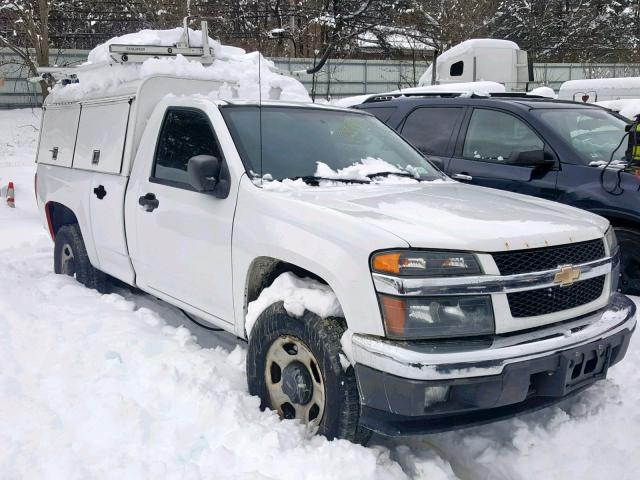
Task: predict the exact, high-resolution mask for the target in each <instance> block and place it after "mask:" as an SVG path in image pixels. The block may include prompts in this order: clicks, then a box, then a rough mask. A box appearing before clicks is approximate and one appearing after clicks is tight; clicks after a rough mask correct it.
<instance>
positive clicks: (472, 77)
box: [419, 38, 533, 91]
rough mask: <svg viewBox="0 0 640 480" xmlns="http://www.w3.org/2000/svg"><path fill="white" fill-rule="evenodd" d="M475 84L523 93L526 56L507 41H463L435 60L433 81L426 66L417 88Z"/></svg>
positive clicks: (527, 77) (526, 76) (528, 76)
mask: <svg viewBox="0 0 640 480" xmlns="http://www.w3.org/2000/svg"><path fill="white" fill-rule="evenodd" d="M478 81H493V82H498V83H502V84H504V86H505V88H506V90H507V91H526V90H527V89H528V88H527V87H528V84H529V82H532V81H533V70H532V68H531V67H530V65H529V61H528V57H527V52H525V51H524V50H520V47H519V46H518V45H517V44H516V43H514V42H510V41H508V40H495V39H489V38H480V39H472V40H467V41H465V42H462V43H460V44H459V45H456V46H455V47H453V48H450V49H449V50H447V51H445V52H444V53H442V54H441V55H440V56H439V57H437V60H436V72H435V78H434V74H433V66H430V67H429V68H427V71H426V72H425V73H424V75H422V77H421V78H420V81H419V85H420V86H427V85H433V84H440V85H443V84H449V83H462V82H478Z"/></svg>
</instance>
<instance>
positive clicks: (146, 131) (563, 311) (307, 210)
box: [36, 76, 635, 433]
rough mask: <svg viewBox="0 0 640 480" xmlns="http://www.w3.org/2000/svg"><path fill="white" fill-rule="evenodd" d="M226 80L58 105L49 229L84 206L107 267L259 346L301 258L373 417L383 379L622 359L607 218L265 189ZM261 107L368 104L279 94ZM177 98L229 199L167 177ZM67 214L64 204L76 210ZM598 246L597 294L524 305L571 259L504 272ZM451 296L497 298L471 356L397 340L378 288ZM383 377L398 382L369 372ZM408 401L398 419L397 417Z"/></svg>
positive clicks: (403, 191) (464, 197)
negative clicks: (596, 349)
mask: <svg viewBox="0 0 640 480" xmlns="http://www.w3.org/2000/svg"><path fill="white" fill-rule="evenodd" d="M211 90H212V83H211V82H208V81H200V80H191V79H184V78H177V77H167V76H151V77H149V78H146V79H144V80H142V81H140V82H138V83H136V84H134V85H124V86H123V87H121V88H120V89H118V90H117V91H112V92H110V93H109V94H108V95H104V94H103V95H102V96H100V97H94V98H92V97H87V98H82V99H79V100H78V101H73V102H69V101H65V102H56V101H55V98H54V99H53V100H51V101H48V102H47V103H46V105H45V106H44V114H43V126H42V130H41V138H40V144H39V149H38V159H37V161H38V168H37V180H36V192H37V199H38V204H39V208H40V210H41V211H42V212H43V219H44V223H45V226H46V228H47V229H48V230H49V231H50V233H51V235H52V237H55V235H56V231H57V228H59V226H60V224H64V223H68V222H69V221H70V217H69V216H68V215H69V213H68V212H72V214H73V217H75V219H77V224H78V225H79V229H80V231H81V234H82V238H83V240H84V244H85V246H86V251H87V254H88V256H89V259H90V261H91V264H92V265H93V267H95V268H96V269H98V270H100V271H102V272H105V273H107V274H108V275H111V276H113V277H115V278H118V279H120V280H122V281H123V282H125V283H127V284H129V285H133V286H136V287H138V288H140V289H141V290H143V291H146V292H148V293H150V294H152V295H154V296H156V297H159V298H161V299H163V300H165V301H167V302H168V303H171V304H173V305H175V306H177V307H179V308H181V309H183V310H184V311H186V312H188V313H190V314H191V315H194V316H196V317H198V318H199V319H202V320H204V321H206V322H208V323H209V324H211V325H214V326H216V327H220V328H223V329H224V330H227V331H229V332H232V333H234V334H235V335H237V336H238V337H241V338H245V339H246V338H247V337H248V336H249V335H248V334H249V333H250V332H247V331H246V328H245V316H246V313H247V305H248V303H249V302H250V301H252V300H255V299H256V297H257V296H258V294H259V292H260V289H261V288H263V285H262V284H261V282H262V280H263V279H264V278H265V276H266V272H268V271H269V269H271V268H272V267H273V266H274V265H281V264H286V265H290V266H294V267H295V268H296V269H300V270H303V271H305V272H308V273H309V274H310V275H313V276H314V277H315V278H318V279H321V280H322V281H323V282H325V283H326V284H327V285H328V286H329V287H330V288H331V289H332V290H333V292H334V293H335V295H336V296H337V299H338V301H339V303H340V306H341V308H342V311H343V312H344V318H345V320H346V324H347V326H348V330H347V334H345V335H344V337H343V343H342V345H343V349H344V353H345V355H346V356H347V357H348V360H349V361H350V362H351V364H352V365H354V367H358V366H359V367H361V370H360V371H362V368H365V369H366V372H365V373H361V374H360V376H359V378H358V385H359V388H360V401H361V403H362V405H363V408H364V407H370V408H371V409H372V410H375V411H377V410H376V409H380V408H381V407H380V405H381V402H382V400H380V398H378V397H379V395H378V393H375V389H376V388H378V390H379V392H383V396H384V395H386V394H384V392H385V391H387V392H388V390H389V388H391V387H390V385H391V384H388V385H387V384H386V383H385V382H391V381H392V380H390V379H391V378H392V379H393V382H396V381H397V379H401V380H403V381H406V382H410V383H411V388H412V389H415V388H423V389H424V386H420V385H422V384H420V382H427V383H428V382H433V381H438V382H442V381H450V380H454V381H456V382H458V381H463V380H464V381H473V379H482V378H485V377H487V376H492V375H498V376H499V375H501V374H505V372H506V371H507V369H508V368H510V367H509V366H510V365H511V366H514V365H516V364H518V365H519V364H520V363H519V362H529V363H531V362H540V361H542V359H548V358H551V357H553V358H555V356H557V355H559V354H560V353H561V352H563V351H569V350H571V351H573V350H572V349H576V348H578V349H579V348H586V347H585V346H588V345H590V344H592V343H593V342H596V343H597V342H601V343H600V344H601V345H606V346H607V347H606V348H609V346H608V345H609V344H608V343H607V342H608V341H609V340H607V339H611V338H621V340H619V341H618V340H616V341H617V342H618V343H616V344H615V345H612V346H611V348H618V347H619V346H620V345H621V347H620V348H622V349H623V351H622V355H624V350H626V345H627V344H628V337H629V336H630V335H631V332H632V331H633V329H634V328H635V319H634V316H633V313H634V307H633V304H632V303H631V302H630V301H628V300H627V299H626V298H625V297H622V296H621V295H618V294H613V297H612V296H611V295H612V294H611V291H612V288H613V285H614V279H615V275H616V273H615V272H616V266H617V252H616V251H614V250H613V249H614V248H615V246H614V245H612V244H611V241H610V240H605V233H606V232H607V229H608V227H609V225H608V222H607V220H605V219H603V218H601V217H598V216H595V215H592V214H589V213H586V212H584V211H580V210H577V209H574V208H571V207H567V206H564V205H561V204H558V203H552V202H548V201H545V200H540V199H537V198H534V197H529V196H521V195H517V194H512V193H509V192H503V191H497V190H490V189H484V188H478V187H474V186H468V185H464V184H461V183H458V182H455V181H452V180H449V179H446V178H444V179H442V180H438V181H426V182H420V183H411V184H384V183H375V184H374V183H372V184H370V185H349V184H339V185H329V186H326V185H324V186H323V185H321V186H316V187H311V186H310V187H308V188H303V189H293V190H291V189H286V188H285V189H274V188H265V187H263V186H262V185H261V184H260V182H259V181H256V179H255V178H251V177H250V176H249V175H248V172H247V169H246V167H245V165H244V163H243V158H242V155H241V154H240V153H239V148H238V145H237V142H236V141H234V137H233V135H232V132H231V131H230V129H229V126H228V124H227V122H226V121H225V118H224V117H223V115H222V113H221V109H223V108H235V107H234V106H242V105H245V104H247V103H246V102H245V103H243V102H240V101H234V100H216V99H213V98H212V97H211V96H207V95H206V94H208V93H209V92H210V91H211ZM176 92H180V93H179V94H176ZM248 104H252V105H254V106H255V102H248ZM263 106H270V107H286V108H292V109H311V110H314V111H316V110H325V111H332V112H338V113H340V112H342V113H344V114H345V115H368V114H366V113H359V112H358V111H353V110H346V109H339V108H337V107H330V106H318V105H311V104H287V103H285V102H278V101H266V102H263ZM171 109H178V110H180V109H182V110H189V111H195V112H198V114H201V115H204V116H205V117H206V118H207V119H208V121H209V123H210V125H211V127H212V130H213V132H214V135H215V139H216V142H217V144H218V147H219V150H220V154H221V157H222V158H221V160H222V162H223V163H224V165H226V168H228V182H229V185H230V188H229V191H228V195H227V196H226V197H225V198H217V197H216V196H214V195H211V194H209V193H202V192H199V191H196V190H194V189H193V188H186V187H185V185H176V184H172V183H171V182H162V181H159V180H158V179H156V178H154V176H153V172H154V165H153V162H154V155H155V153H154V152H156V149H157V148H158V146H157V145H158V136H159V132H160V131H161V129H162V125H163V121H164V119H165V117H166V115H167V112H168V111H170V110H171ZM291 161H292V162H295V158H291ZM148 195H152V196H153V198H152V197H145V196H148ZM144 198H147V199H152V201H153V202H156V201H157V204H156V203H153V204H152V207H153V208H151V209H148V208H147V206H148V204H149V203H148V202H147V204H145V206H141V205H142V204H143V203H144V201H145V200H144ZM150 201H151V200H149V202H150ZM61 209H64V212H65V215H67V216H63V217H62V218H63V220H60V218H61V216H60V215H61V214H60V213H59V212H60V211H62V210H61ZM56 212H57V213H56ZM607 238H608V239H610V237H607ZM594 241H595V242H600V243H602V245H603V246H602V258H599V259H597V260H595V261H591V260H590V261H589V262H585V263H584V265H580V266H573V267H572V268H575V270H574V271H576V272H578V273H577V275H578V277H579V276H580V275H582V278H584V279H588V278H594V277H596V276H599V277H602V279H603V282H604V283H603V285H602V287H601V289H600V290H599V291H598V293H597V295H596V296H595V297H594V298H593V299H591V300H589V301H588V302H587V303H584V304H579V305H575V306H574V305H572V306H571V307H570V308H560V309H559V310H557V311H554V312H551V313H545V314H541V315H535V316H531V317H520V318H514V317H513V316H512V315H511V313H510V306H509V301H508V295H509V294H510V293H511V292H521V291H528V290H533V289H536V288H538V289H551V288H556V287H558V282H557V281H556V278H560V277H556V276H557V275H558V274H560V273H561V272H564V270H561V266H560V264H558V265H555V264H554V266H553V268H552V269H545V271H543V272H535V273H524V274H519V275H518V274H514V275H501V273H500V270H499V268H498V266H497V264H496V261H495V260H494V256H493V255H494V254H496V253H505V252H507V253H508V252H518V251H524V250H531V251H533V252H539V251H542V250H544V249H546V248H553V247H557V246H561V245H567V246H571V245H581V244H583V243H584V242H594ZM386 250H399V251H408V250H416V251H421V252H422V251H431V250H437V251H454V252H471V255H473V256H474V258H475V259H476V261H477V262H478V264H479V268H480V270H481V272H482V273H481V274H480V275H476V276H473V277H468V278H464V277H444V278H435V279H434V278H416V277H410V278H409V277H402V276H394V275H389V274H380V273H372V267H371V259H372V254H374V253H375V252H381V251H386ZM569 263H571V262H569ZM563 281H564V280H563ZM571 282H572V280H571V279H570V280H569V281H568V282H567V284H570V283H571ZM558 288H559V287H558ZM448 289H450V292H458V293H459V292H462V293H463V294H466V295H468V294H469V293H470V292H473V291H474V289H475V290H476V291H481V292H484V293H485V294H486V295H487V297H488V298H489V297H490V299H491V304H492V307H491V308H492V312H491V314H492V315H493V318H494V320H495V331H494V332H493V335H494V336H495V338H494V341H489V343H488V344H486V345H485V347H482V348H478V347H477V346H472V347H470V348H469V349H465V348H464V347H463V345H464V342H460V345H461V347H459V348H454V349H449V350H446V349H445V350H443V351H442V352H440V351H439V350H438V348H436V347H433V346H429V345H422V344H420V343H419V342H418V343H415V342H414V343H411V342H409V343H406V342H402V341H393V340H390V339H388V338H385V337H387V335H386V333H385V326H384V321H383V318H382V314H381V306H380V301H381V300H380V295H382V294H389V295H393V296H396V297H398V298H402V297H403V296H408V297H412V296H415V295H422V294H425V293H428V292H439V293H438V295H443V294H447V292H448ZM612 298H613V300H612ZM614 300H615V301H614ZM612 302H613V304H612ZM612 305H613V306H612ZM615 312H618V313H615ZM620 312H622V313H620ZM611 341H613V340H611ZM623 347H624V348H623ZM620 358H621V357H620ZM617 360H619V359H617ZM617 360H616V361H617ZM607 366H608V365H607ZM545 368H549V369H552V367H551V366H549V367H545ZM554 368H555V367H554ZM356 371H358V370H357V368H356ZM371 371H375V372H379V373H380V374H381V375H383V376H384V378H378V377H376V380H375V381H371V380H370V379H371V375H370V374H371ZM528 378H529V377H527V380H526V381H527V382H529V380H528ZM465 379H466V380H465ZM393 382H392V383H393ZM376 385H377V387H376ZM416 385H418V386H416ZM394 388H395V387H394ZM402 388H404V387H402ZM402 388H400V391H403V390H402ZM407 388H408V387H407ZM385 389H386V390H385ZM525 391H526V388H525ZM372 392H373V393H372ZM412 398H413V397H412ZM423 400H424V399H423ZM423 400H419V401H418V403H419V404H420V405H418V406H417V407H416V405H411V406H409V407H407V409H408V410H407V411H410V412H411V413H407V415H408V416H409V417H411V418H414V417H415V418H419V419H422V417H420V416H419V415H418V414H417V413H416V411H419V412H423V414H425V408H427V407H428V406H429V405H428V402H427V403H424V402H423ZM403 401H406V398H405V399H404V400H403ZM384 402H386V403H387V405H389V406H391V404H392V403H393V402H392V401H391V400H389V399H387V400H384ZM384 402H382V403H384ZM494 403H495V405H496V406H501V405H502V404H501V403H500V402H498V401H497V400H496V401H495V402H494ZM485 407H486V405H485ZM385 408H386V407H385ZM403 408H404V407H403ZM403 408H401V407H397V408H395V407H394V409H393V410H392V411H391V412H387V413H389V414H390V415H400V414H403V412H404V410H403ZM387 410H388V408H387ZM426 413H428V412H426ZM416 415H418V416H417V417H416ZM366 417H367V416H366V415H365V414H364V413H363V414H362V418H366ZM374 417H375V415H374V416H371V417H370V419H369V421H368V422H365V423H364V424H365V426H367V427H368V428H371V429H374V430H378V431H381V432H385V433H398V432H403V431H413V432H415V431H416V430H415V429H414V430H405V429H404V428H402V427H399V426H398V425H396V424H393V426H392V427H388V428H387V427H385V426H384V425H389V424H390V423H389V422H386V421H385V422H381V421H379V418H378V417H375V418H374ZM394 418H395V417H394ZM423 420H424V419H422V420H421V421H423ZM423 423H424V422H423ZM443 428H446V427H443ZM428 429H429V427H426V426H423V427H420V428H418V430H419V431H423V430H425V431H426V430H428Z"/></svg>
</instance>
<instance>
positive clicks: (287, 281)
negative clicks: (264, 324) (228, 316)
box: [245, 272, 343, 335]
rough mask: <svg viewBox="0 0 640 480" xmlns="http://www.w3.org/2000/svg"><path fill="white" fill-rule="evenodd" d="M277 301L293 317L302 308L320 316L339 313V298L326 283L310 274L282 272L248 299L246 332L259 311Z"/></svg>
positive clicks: (253, 322)
mask: <svg viewBox="0 0 640 480" xmlns="http://www.w3.org/2000/svg"><path fill="white" fill-rule="evenodd" d="M277 302H283V303H284V308H285V310H286V311H287V313H289V315H293V316H294V317H301V316H302V314H303V313H304V312H305V310H309V311H310V312H313V313H315V314H316V315H318V316H319V317H322V318H326V317H340V316H342V315H343V313H342V308H341V307H340V302H338V298H337V297H336V295H335V293H333V290H331V288H330V287H329V286H328V285H326V284H324V283H320V282H318V281H317V280H313V279H311V278H299V277H296V276H295V275H294V274H292V273H289V272H286V273H283V274H282V275H280V276H279V277H278V278H276V279H275V280H274V281H273V283H272V284H271V285H270V286H269V287H267V288H265V289H264V290H262V292H260V295H259V296H258V298H256V299H255V300H254V301H253V302H251V303H249V305H248V307H247V316H246V321H245V329H246V331H247V334H248V335H250V334H251V330H252V329H253V326H254V325H255V323H256V320H258V317H259V316H260V314H261V313H262V312H264V311H265V310H266V309H267V308H268V307H269V306H271V305H273V304H274V303H277Z"/></svg>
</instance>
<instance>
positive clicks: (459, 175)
mask: <svg viewBox="0 0 640 480" xmlns="http://www.w3.org/2000/svg"><path fill="white" fill-rule="evenodd" d="M540 150H544V152H545V153H544V155H545V157H546V158H555V155H554V154H553V152H552V151H551V150H550V149H549V148H548V147H547V146H546V145H545V142H544V141H543V140H542V139H541V138H540V137H539V136H538V134H537V133H536V132H535V131H534V130H533V129H532V128H531V127H530V126H529V125H528V124H526V123H525V122H524V121H523V120H522V119H520V118H518V117H517V116H515V115H513V114H511V113H507V112H504V111H500V110H494V109H487V108H475V109H473V110H472V111H471V112H470V116H469V118H468V119H467V125H466V129H465V128H463V134H462V135H461V141H460V142H459V143H458V145H457V146H456V151H455V154H454V157H453V158H452V159H451V161H450V162H449V168H448V169H447V173H448V174H449V176H451V177H452V178H454V179H456V180H460V181H463V182H467V183H472V184H474V185H481V186H485V187H491V188H498V189H500V190H510V191H512V192H517V193H523V194H527V195H533V196H536V197H541V198H547V199H549V200H555V199H556V198H557V190H556V183H557V178H558V167H557V166H558V165H559V162H557V160H556V165H555V166H553V167H550V166H546V167H531V166H524V165H519V164H518V163H517V162H516V161H515V158H516V153H517V152H532V151H540Z"/></svg>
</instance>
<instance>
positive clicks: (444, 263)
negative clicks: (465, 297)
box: [371, 250, 482, 277]
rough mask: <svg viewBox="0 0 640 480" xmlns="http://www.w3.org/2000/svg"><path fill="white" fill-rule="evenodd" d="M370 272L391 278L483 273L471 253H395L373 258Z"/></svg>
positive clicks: (384, 253)
mask: <svg viewBox="0 0 640 480" xmlns="http://www.w3.org/2000/svg"><path fill="white" fill-rule="evenodd" d="M371 270H373V271H374V272H378V273H387V274H391V275H402V276H404V275H406V276H420V277H445V276H450V275H478V274H480V273H482V270H481V268H480V265H479V264H478V262H477V260H476V257H475V256H474V255H472V254H470V253H460V252H431V251H417V250H396V251H388V252H380V253H376V254H375V255H373V256H372V257H371Z"/></svg>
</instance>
